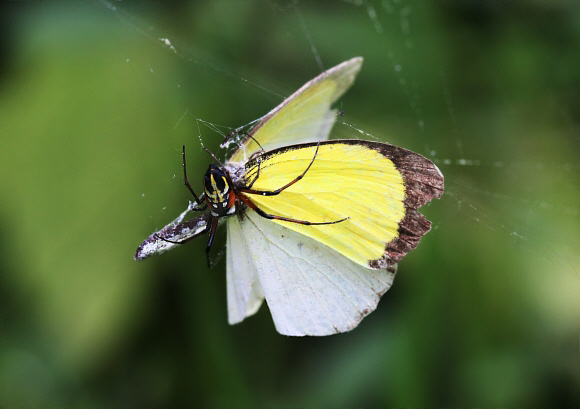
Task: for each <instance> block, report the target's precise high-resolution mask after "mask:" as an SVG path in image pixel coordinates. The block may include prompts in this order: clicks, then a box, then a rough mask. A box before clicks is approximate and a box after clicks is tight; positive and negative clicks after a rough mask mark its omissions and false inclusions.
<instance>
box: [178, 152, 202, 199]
mask: <svg viewBox="0 0 580 409" xmlns="http://www.w3.org/2000/svg"><path fill="white" fill-rule="evenodd" d="M181 154H182V157H183V183H184V184H185V186H186V187H187V188H188V189H189V191H190V192H191V194H192V195H193V197H194V198H195V203H196V204H201V203H202V201H201V200H200V198H199V197H198V196H197V195H196V194H195V192H194V191H193V188H192V187H191V185H190V184H189V181H188V180H187V167H186V163H185V162H186V161H185V145H183V147H182V151H181Z"/></svg>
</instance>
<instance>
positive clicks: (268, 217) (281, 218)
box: [240, 195, 348, 226]
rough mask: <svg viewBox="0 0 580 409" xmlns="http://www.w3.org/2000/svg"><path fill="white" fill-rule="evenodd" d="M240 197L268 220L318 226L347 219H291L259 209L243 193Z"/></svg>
mask: <svg viewBox="0 0 580 409" xmlns="http://www.w3.org/2000/svg"><path fill="white" fill-rule="evenodd" d="M240 198H241V200H243V201H244V203H245V204H247V205H248V207H249V208H251V209H253V210H254V211H255V212H256V213H258V214H259V215H260V216H262V217H264V218H265V219H270V220H283V221H286V222H290V223H298V224H304V225H306V226H320V225H324V224H336V223H340V222H343V221H345V220H347V219H348V217H345V218H344V219H340V220H335V221H332V222H309V221H308V220H298V219H291V218H288V217H284V216H276V215H275V214H268V213H266V212H265V211H263V210H262V209H260V208H259V207H258V206H256V204H255V203H254V202H252V200H251V199H250V198H249V197H245V196H244V195H240Z"/></svg>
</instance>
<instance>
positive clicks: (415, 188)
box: [135, 57, 443, 336]
mask: <svg viewBox="0 0 580 409" xmlns="http://www.w3.org/2000/svg"><path fill="white" fill-rule="evenodd" d="M362 62H363V59H362V58H361V57H356V58H352V59H350V60H348V61H345V62H343V63H341V64H339V65H337V66H335V67H333V68H331V69H329V70H327V71H325V72H323V73H322V74H320V75H319V76H317V77H316V78H314V79H313V80H311V81H309V82H307V83H306V84H305V85H304V86H302V87H301V88H300V89H299V90H298V91H296V92H295V93H294V94H292V95H291V96H290V97H288V98H286V99H285V100H284V101H283V102H282V103H281V104H280V105H279V106H277V107H276V108H274V109H273V110H272V111H270V112H269V113H268V114H266V115H265V116H264V117H262V118H261V119H260V120H259V121H258V122H257V124H256V125H255V126H254V127H253V128H252V129H251V130H250V131H249V132H248V133H247V134H244V135H242V136H243V137H242V140H241V141H240V142H239V144H238V147H237V148H236V149H235V151H234V152H233V153H232V155H231V156H230V157H229V159H228V160H227V161H226V162H225V163H224V164H221V163H220V162H219V161H218V160H217V158H215V157H214V159H215V161H216V164H211V165H209V168H208V170H207V172H206V174H205V175H204V183H203V185H204V193H203V194H201V195H199V196H198V195H197V194H196V193H195V191H194V189H193V188H192V187H191V185H190V184H189V182H188V179H187V171H186V160H185V148H184V150H183V168H184V180H185V184H186V186H187V187H188V189H189V190H190V192H191V193H192V194H193V196H194V199H195V200H194V201H191V202H190V204H189V206H188V208H187V209H186V210H185V211H184V212H183V213H182V214H181V215H180V216H179V217H177V218H176V219H175V220H174V221H172V222H171V223H169V224H168V225H166V226H165V227H164V228H162V229H161V230H159V231H157V232H155V233H153V234H151V235H150V236H149V237H148V238H147V239H146V240H145V241H144V242H143V243H142V244H141V245H140V246H139V248H138V249H137V252H136V254H135V259H136V260H141V259H144V258H146V257H149V256H151V255H154V254H160V253H163V252H165V251H167V250H169V249H171V248H173V247H175V246H177V245H179V244H182V243H185V242H186V241H189V240H191V239H193V238H195V237H197V236H200V235H202V234H206V233H209V240H208V245H207V247H206V251H207V254H208V262H209V259H210V258H209V254H210V249H211V246H212V244H213V239H214V235H215V232H216V230H217V228H218V225H220V224H225V225H226V229H227V242H226V282H227V304H228V321H229V323H230V324H236V323H239V322H241V321H242V320H244V319H245V318H246V317H249V316H251V315H253V314H255V313H256V312H257V311H258V309H259V308H260V306H261V305H262V303H263V301H264V300H266V303H267V305H268V308H269V309H270V312H271V314H272V318H273V321H274V324H275V327H276V329H277V331H278V332H279V333H281V334H284V335H292V336H304V335H317V336H320V335H331V334H336V333H341V332H346V331H349V330H351V329H353V328H355V327H356V326H357V325H358V324H359V323H360V321H361V320H362V319H363V318H364V317H365V316H366V315H368V314H369V313H370V312H372V311H373V310H374V309H375V308H376V307H377V304H378V302H379V300H380V298H381V296H382V295H383V294H384V293H385V292H386V291H387V290H388V289H389V288H390V286H391V284H392V283H393V279H394V276H395V273H396V268H397V263H398V262H399V261H400V260H401V259H402V258H403V256H404V255H405V254H407V253H408V252H409V251H411V250H413V249H414V248H416V247H417V245H418V243H419V240H420V238H421V237H422V236H423V235H424V234H425V233H427V232H428V231H429V230H430V228H431V223H430V222H429V221H428V220H427V219H426V218H425V217H424V216H423V215H422V214H420V213H419V212H418V211H417V209H418V208H419V207H421V206H422V205H424V204H426V203H427V202H429V201H430V200H431V199H433V198H439V197H441V195H442V194H443V175H442V174H441V172H440V171H439V169H438V168H437V166H436V165H435V164H433V163H432V162H431V161H430V160H428V159H426V158H424V157H423V156H421V155H419V154H416V153H413V152H411V151H409V150H406V149H403V148H399V147H396V146H393V145H390V144H387V143H382V142H374V141H365V140H358V139H342V140H327V139H328V136H329V133H330V130H331V128H332V126H333V125H334V122H335V120H336V117H337V115H338V112H337V110H336V109H333V108H332V105H333V104H334V103H335V102H336V101H337V100H338V98H340V97H341V96H342V95H343V94H344V93H345V92H346V91H347V90H348V88H350V86H351V85H352V84H353V82H354V79H355V77H356V75H357V74H358V72H359V70H360V68H361V65H362ZM207 209H209V211H208V210H207ZM198 211H205V212H204V213H201V214H200V215H198V216H197V217H194V218H192V219H187V220H186V216H187V215H188V214H189V213H190V212H198Z"/></svg>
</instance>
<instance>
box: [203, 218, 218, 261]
mask: <svg viewBox="0 0 580 409" xmlns="http://www.w3.org/2000/svg"><path fill="white" fill-rule="evenodd" d="M218 221H219V219H218V218H217V217H212V218H211V227H209V229H210V230H211V231H210V233H209V239H208V241H207V247H206V248H205V256H206V258H207V266H208V267H210V268H211V258H210V256H209V251H210V250H211V246H212V244H213V238H214V237H215V232H216V230H217V227H218Z"/></svg>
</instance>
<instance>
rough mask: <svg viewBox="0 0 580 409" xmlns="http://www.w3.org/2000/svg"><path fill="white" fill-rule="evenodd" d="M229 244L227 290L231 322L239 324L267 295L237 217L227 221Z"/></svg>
mask: <svg viewBox="0 0 580 409" xmlns="http://www.w3.org/2000/svg"><path fill="white" fill-rule="evenodd" d="M227 226H228V240H227V245H226V284H227V291H228V322H229V323H230V324H237V323H238V322H240V321H242V320H243V319H244V318H246V317H249V316H250V315H253V314H255V313H256V311H258V308H260V305H262V301H263V300H264V294H263V292H262V287H261V285H260V281H259V280H258V274H257V270H256V266H255V265H254V262H253V261H252V258H251V256H250V253H249V252H248V247H250V246H251V243H247V242H246V237H245V236H244V232H243V230H242V225H241V223H240V220H239V219H238V217H237V216H232V217H230V218H229V219H228V222H227Z"/></svg>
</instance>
